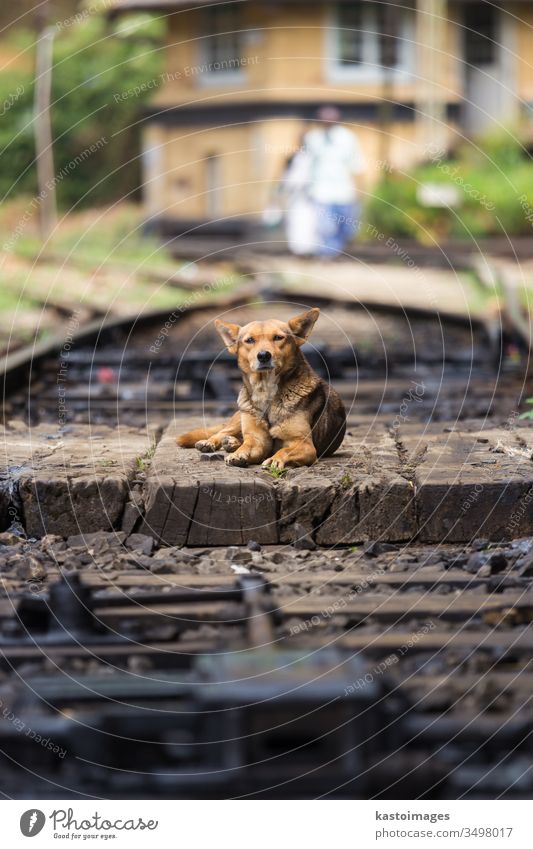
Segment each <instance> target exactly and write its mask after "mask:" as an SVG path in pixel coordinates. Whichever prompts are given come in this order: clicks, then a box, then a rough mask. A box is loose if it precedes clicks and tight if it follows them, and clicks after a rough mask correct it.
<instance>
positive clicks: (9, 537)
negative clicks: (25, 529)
mask: <svg viewBox="0 0 533 849" xmlns="http://www.w3.org/2000/svg"><path fill="white" fill-rule="evenodd" d="M22 542H24V540H22V539H21V538H20V537H19V536H17V535H16V534H13V533H11V532H10V531H4V532H3V533H1V534H0V545H20V544H21V543H22Z"/></svg>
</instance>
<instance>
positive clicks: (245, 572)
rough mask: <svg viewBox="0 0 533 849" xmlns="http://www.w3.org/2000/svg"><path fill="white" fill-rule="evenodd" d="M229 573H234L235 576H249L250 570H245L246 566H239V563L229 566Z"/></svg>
mask: <svg viewBox="0 0 533 849" xmlns="http://www.w3.org/2000/svg"><path fill="white" fill-rule="evenodd" d="M231 571H232V572H235V574H236V575H249V574H250V570H249V569H247V568H246V566H241V565H240V564H239V563H232V564H231Z"/></svg>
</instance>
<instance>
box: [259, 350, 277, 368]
mask: <svg viewBox="0 0 533 849" xmlns="http://www.w3.org/2000/svg"><path fill="white" fill-rule="evenodd" d="M272 368H274V363H273V362H272V354H271V353H270V351H259V353H258V354H257V371H266V370H268V369H272Z"/></svg>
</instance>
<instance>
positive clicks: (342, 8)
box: [327, 0, 414, 79]
mask: <svg viewBox="0 0 533 849" xmlns="http://www.w3.org/2000/svg"><path fill="white" fill-rule="evenodd" d="M413 29H414V13H413V11H412V10H411V9H406V8H405V7H403V8H397V7H396V8H395V7H394V5H393V4H388V5H386V4H384V3H377V2H372V0H359V2H357V0H354V2H351V3H334V4H333V9H332V13H331V16H330V21H329V22H328V27H327V33H328V45H327V59H328V67H329V76H330V77H332V78H333V79H335V78H337V79H350V78H361V77H365V76H366V77H369V78H379V77H381V76H382V74H383V67H384V66H385V65H388V66H390V67H391V68H393V69H395V70H396V71H397V72H398V71H399V72H405V71H409V70H410V69H411V68H412V66H413V57H414V45H413Z"/></svg>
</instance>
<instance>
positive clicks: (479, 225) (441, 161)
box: [362, 132, 533, 243]
mask: <svg viewBox="0 0 533 849" xmlns="http://www.w3.org/2000/svg"><path fill="white" fill-rule="evenodd" d="M426 183H435V184H446V185H447V186H455V187H456V189H457V191H458V193H459V196H460V199H461V203H460V205H459V206H457V208H455V209H448V208H439V207H426V206H423V205H422V204H421V203H420V202H419V199H418V195H417V193H418V190H419V188H420V186H422V185H423V184H426ZM365 218H366V221H367V226H366V227H363V228H362V236H363V237H366V238H368V239H373V238H375V237H376V231H378V232H379V233H384V234H385V235H387V236H397V237H410V238H416V239H418V240H419V241H420V242H423V243H434V241H435V240H437V241H438V240H440V239H447V238H464V239H472V237H476V238H477V237H483V236H491V235H497V234H499V235H502V234H505V233H507V234H509V235H522V234H523V235H531V234H532V232H533V230H532V228H533V168H532V162H531V159H530V157H529V155H528V154H527V153H526V152H525V150H524V148H523V146H522V145H521V143H520V141H519V140H518V139H517V138H516V137H514V136H513V134H512V133H511V132H505V133H504V132H499V133H493V134H490V135H488V136H486V137H485V138H484V139H483V140H482V142H479V143H478V144H477V145H476V144H473V143H471V144H468V145H467V144H463V145H462V146H461V147H460V148H459V149H458V150H457V152H456V153H455V155H454V156H453V158H449V159H445V158H435V159H434V160H433V161H430V162H428V163H424V164H422V165H420V166H418V167H417V168H414V169H413V171H412V172H411V173H410V174H398V173H396V172H392V173H389V174H386V175H385V176H384V177H383V179H382V180H381V182H380V183H379V184H378V186H377V187H376V189H375V190H374V192H373V196H372V198H371V200H370V201H369V202H368V204H367V206H366V209H365ZM373 228H375V230H374V229H373Z"/></svg>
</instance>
